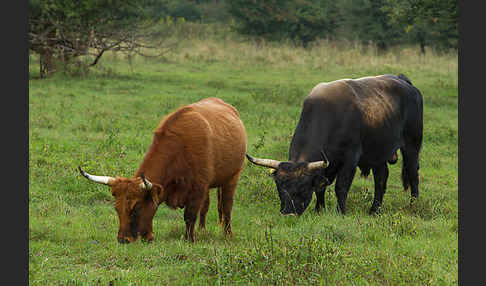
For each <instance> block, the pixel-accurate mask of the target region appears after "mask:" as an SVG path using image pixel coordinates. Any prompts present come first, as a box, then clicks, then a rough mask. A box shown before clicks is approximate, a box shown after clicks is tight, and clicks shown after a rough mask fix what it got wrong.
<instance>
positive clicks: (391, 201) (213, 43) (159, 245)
mask: <svg viewBox="0 0 486 286" xmlns="http://www.w3.org/2000/svg"><path fill="white" fill-rule="evenodd" d="M29 61H30V65H29V72H30V73H29V74H30V79H29V282H30V285H207V284H210V285H221V284H223V285H233V284H235V285H247V284H250V285H268V284H272V285H273V284H275V285H304V284H310V285H454V284H457V283H458V184H457V180H458V155H457V152H458V72H457V53H456V54H454V53H452V54H436V53H434V52H433V51H427V54H426V55H425V56H422V55H420V53H419V48H418V47H401V48H394V49H392V50H390V51H388V52H386V53H377V52H376V49H374V48H373V47H368V48H367V49H365V48H364V47H361V46H357V45H352V44H350V43H333V42H327V41H321V42H318V43H316V44H314V45H312V46H311V47H309V48H307V49H303V48H298V47H294V46H292V45H288V44H285V43H281V44H269V43H265V42H263V43H251V42H247V41H240V40H237V39H232V38H230V37H226V38H224V37H223V38H218V39H216V38H211V37H208V38H207V39H202V38H192V39H186V40H183V41H182V42H181V43H179V45H178V46H177V48H175V49H174V50H172V51H170V52H168V53H166V54H165V55H164V56H163V57H160V58H143V57H139V56H133V57H126V56H123V55H119V54H106V55H105V56H103V58H102V59H101V61H100V63H99V64H98V65H97V66H95V67H94V68H93V69H91V70H90V71H89V73H87V74H86V73H85V72H84V71H83V70H82V69H81V68H78V69H76V67H71V68H70V69H69V71H66V72H63V71H59V72H58V73H57V74H55V75H54V76H52V77H50V78H48V79H42V80H41V79H39V65H38V58H37V57H36V56H35V55H30V57H29ZM386 73H392V74H398V73H403V74H405V75H407V76H408V77H409V78H410V80H411V81H412V83H413V84H414V85H415V86H416V87H417V88H419V89H420V91H421V92H422V94H423V100H424V140H423V147H422V151H421V156H420V197H419V200H418V201H417V202H416V203H415V204H414V205H412V206H410V204H409V201H410V192H409V191H407V192H404V191H403V190H402V187H401V181H400V172H401V155H400V156H399V162H398V163H397V164H395V165H391V166H390V176H389V180H388V189H387V192H386V194H385V197H384V201H383V206H382V209H381V212H380V213H379V214H378V215H376V216H370V215H368V209H369V208H370V206H371V203H372V200H373V195H374V185H373V179H372V176H370V177H368V178H362V177H360V176H359V171H358V172H357V175H356V177H355V179H354V181H353V184H352V186H351V189H350V192H349V195H348V200H347V214H346V215H345V216H343V215H341V214H339V213H338V212H337V210H336V198H335V194H334V185H332V186H331V187H329V188H328V191H327V192H326V209H325V211H324V212H322V213H321V214H316V213H315V212H314V205H315V198H314V199H313V201H312V202H311V204H310V205H309V207H308V209H307V210H306V211H305V212H304V214H303V215H302V216H300V217H283V216H281V215H280V213H279V207H280V202H279V199H278V194H277V191H276V187H275V184H274V182H273V180H272V178H271V177H270V176H269V173H268V171H267V170H265V169H264V168H261V167H257V166H254V165H251V163H249V162H247V163H246V166H245V169H244V172H243V173H242V175H241V177H240V180H239V185H238V189H237V191H236V197H235V203H234V208H233V213H232V227H233V237H231V238H225V237H224V235H223V232H222V229H221V227H219V226H218V224H217V210H216V206H217V199H216V192H215V191H214V190H212V192H211V205H210V209H209V212H208V217H207V226H206V227H207V230H206V231H200V230H199V229H197V231H196V242H195V243H194V244H191V243H188V242H186V241H185V240H184V238H183V236H184V232H185V224H184V220H183V210H170V209H168V208H167V207H166V206H165V205H161V206H160V207H159V210H158V211H157V213H156V215H155V218H154V232H155V239H154V241H153V242H152V243H148V244H147V243H143V242H141V241H140V240H138V241H137V242H135V243H133V244H128V245H122V244H119V243H118V242H117V240H116V234H117V231H118V217H117V214H116V211H115V210H114V207H113V202H114V200H113V197H112V196H111V194H110V189H109V188H108V187H106V186H102V185H98V184H94V183H92V182H89V181H88V180H86V179H85V178H83V177H82V176H81V175H80V174H79V173H78V171H77V166H78V165H82V166H83V168H84V169H85V170H86V171H87V172H89V173H92V174H96V175H108V176H125V177H131V176H132V175H133V174H134V173H135V171H136V169H137V168H138V164H139V163H140V162H141V160H142V158H143V155H144V153H145V152H146V151H147V149H148V147H149V145H150V144H151V142H152V134H153V133H152V132H153V130H154V129H155V128H156V127H157V125H158V124H159V122H160V120H162V119H163V118H164V116H166V115H167V114H168V113H170V112H171V111H173V110H175V109H177V108H179V107H181V106H183V105H186V104H189V103H192V102H195V101H198V100H200V99H202V98H206V97H219V98H221V99H223V100H224V101H226V102H228V103H230V104H232V105H233V106H234V107H236V108H237V109H238V111H239V113H240V116H241V119H242V121H243V123H244V124H245V127H246V130H247V136H248V152H249V153H250V154H252V155H253V156H258V157H269V158H273V159H277V160H287V159H288V149H289V145H290V140H291V137H292V134H293V132H294V129H295V126H296V124H297V121H298V119H299V115H300V110H301V105H302V102H303V99H304V98H305V96H306V95H307V94H308V93H309V92H310V90H311V89H312V88H313V87H314V86H315V85H316V84H317V83H319V82H324V81H332V80H336V79H342V78H357V77H362V76H369V75H378V74H386Z"/></svg>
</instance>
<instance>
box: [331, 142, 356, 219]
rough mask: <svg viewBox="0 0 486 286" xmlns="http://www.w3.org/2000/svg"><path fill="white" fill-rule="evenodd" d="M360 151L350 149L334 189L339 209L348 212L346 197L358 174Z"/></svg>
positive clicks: (344, 212) (338, 173)
mask: <svg viewBox="0 0 486 286" xmlns="http://www.w3.org/2000/svg"><path fill="white" fill-rule="evenodd" d="M358 159H359V152H358V151H351V150H350V151H349V152H348V153H347V154H346V156H345V160H344V164H343V165H342V167H341V168H340V169H339V171H338V172H337V178H336V185H335V187H334V191H335V193H336V197H337V202H338V211H340V212H341V213H342V214H346V198H347V197H348V192H349V188H350V187H351V183H352V182H353V179H354V175H355V174H356V167H357V165H358Z"/></svg>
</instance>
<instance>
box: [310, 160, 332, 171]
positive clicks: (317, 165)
mask: <svg viewBox="0 0 486 286" xmlns="http://www.w3.org/2000/svg"><path fill="white" fill-rule="evenodd" d="M326 167H327V162H326V161H315V162H311V163H309V164H307V170H308V171H313V170H317V169H321V168H326Z"/></svg>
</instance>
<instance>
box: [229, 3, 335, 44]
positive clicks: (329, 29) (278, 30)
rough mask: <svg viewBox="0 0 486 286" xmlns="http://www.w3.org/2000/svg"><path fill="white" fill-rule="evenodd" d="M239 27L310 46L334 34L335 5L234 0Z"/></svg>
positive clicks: (249, 32) (232, 10) (232, 5)
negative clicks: (316, 40) (314, 41)
mask: <svg viewBox="0 0 486 286" xmlns="http://www.w3.org/2000/svg"><path fill="white" fill-rule="evenodd" d="M228 9H229V12H230V13H231V15H233V16H234V17H235V18H236V20H237V21H238V23H237V24H236V30H237V31H238V32H240V33H243V34H247V35H255V36H259V37H263V38H265V39H269V40H281V39H284V38H289V39H292V40H294V41H296V42H298V43H302V44H303V45H304V46H306V45H307V44H308V43H309V42H310V41H312V40H314V39H316V38H318V37H322V38H324V37H332V35H333V33H334V29H335V21H334V17H333V15H334V13H333V12H334V11H335V6H333V4H331V2H327V1H318V0H297V1H290V0H283V1H275V0H263V1H245V0H230V1H228Z"/></svg>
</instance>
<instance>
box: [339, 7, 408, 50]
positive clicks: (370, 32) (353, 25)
mask: <svg viewBox="0 0 486 286" xmlns="http://www.w3.org/2000/svg"><path fill="white" fill-rule="evenodd" d="M384 1H385V0H341V1H340V4H341V5H340V13H341V15H342V22H341V23H340V26H341V31H342V34H343V35H345V36H344V37H346V38H348V39H350V40H359V41H361V42H362V43H363V44H365V45H366V44H368V43H369V42H373V43H375V44H376V46H377V48H378V49H379V50H380V51H385V50H387V49H388V47H389V46H391V45H394V44H397V43H399V42H400V39H401V37H402V35H403V33H404V32H403V29H400V27H399V25H398V24H397V23H392V22H390V18H389V13H388V11H384V10H382V9H381V7H382V6H383V4H384Z"/></svg>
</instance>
